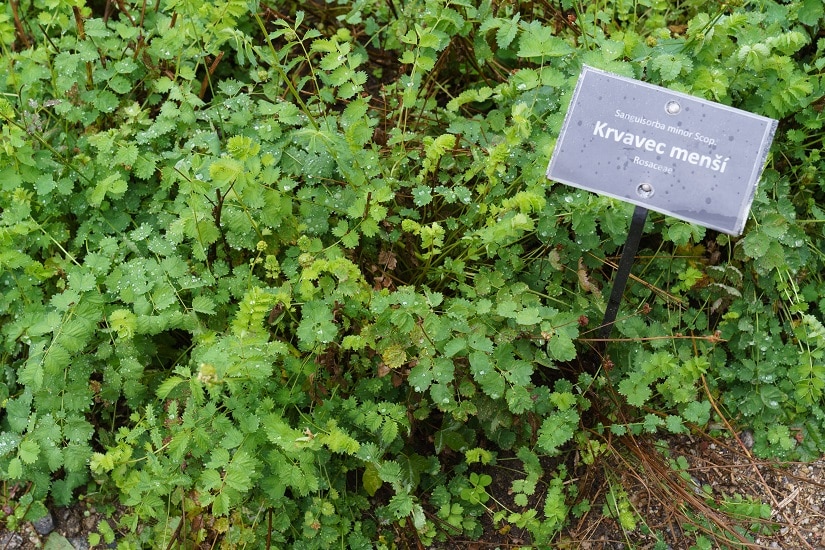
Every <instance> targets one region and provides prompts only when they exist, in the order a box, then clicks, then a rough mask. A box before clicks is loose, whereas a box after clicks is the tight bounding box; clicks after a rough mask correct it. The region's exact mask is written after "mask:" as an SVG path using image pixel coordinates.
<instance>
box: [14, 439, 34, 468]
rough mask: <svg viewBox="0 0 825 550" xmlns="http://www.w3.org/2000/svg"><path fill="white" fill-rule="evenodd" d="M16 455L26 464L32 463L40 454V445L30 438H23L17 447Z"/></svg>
mask: <svg viewBox="0 0 825 550" xmlns="http://www.w3.org/2000/svg"><path fill="white" fill-rule="evenodd" d="M17 453H18V454H17V456H19V457H20V460H22V461H23V462H25V463H26V464H32V463H33V462H34V461H35V460H37V457H38V456H40V445H38V444H37V442H36V441H32V440H31V439H24V440H23V441H22V442H21V443H20V446H19V447H18V448H17Z"/></svg>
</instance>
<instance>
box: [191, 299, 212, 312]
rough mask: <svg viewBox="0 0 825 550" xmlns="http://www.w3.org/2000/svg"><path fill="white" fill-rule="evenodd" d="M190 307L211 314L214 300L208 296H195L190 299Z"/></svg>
mask: <svg viewBox="0 0 825 550" xmlns="http://www.w3.org/2000/svg"><path fill="white" fill-rule="evenodd" d="M192 309H193V310H195V311H197V312H198V313H204V314H207V315H213V314H214V313H215V302H214V301H213V300H212V299H211V298H209V297H208V296H203V295H201V296H195V298H193V299H192Z"/></svg>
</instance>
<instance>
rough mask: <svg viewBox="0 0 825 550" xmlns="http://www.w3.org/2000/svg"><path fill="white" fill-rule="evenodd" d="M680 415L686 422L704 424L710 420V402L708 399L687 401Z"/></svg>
mask: <svg viewBox="0 0 825 550" xmlns="http://www.w3.org/2000/svg"><path fill="white" fill-rule="evenodd" d="M682 416H683V417H684V419H685V420H687V421H688V422H692V423H694V424H698V425H699V426H704V425H705V424H707V422H708V420H710V402H709V401H691V402H690V403H688V405H687V407H685V410H684V411H683V412H682Z"/></svg>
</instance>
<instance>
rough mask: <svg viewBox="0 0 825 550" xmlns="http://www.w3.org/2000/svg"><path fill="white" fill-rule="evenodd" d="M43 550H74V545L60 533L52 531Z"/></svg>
mask: <svg viewBox="0 0 825 550" xmlns="http://www.w3.org/2000/svg"><path fill="white" fill-rule="evenodd" d="M43 550H74V546H73V545H72V543H71V542H69V539H67V538H66V537H64V536H63V535H61V534H60V533H56V532H52V533H50V534H49V538H47V539H46V544H44V545H43Z"/></svg>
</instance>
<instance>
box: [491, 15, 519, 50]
mask: <svg viewBox="0 0 825 550" xmlns="http://www.w3.org/2000/svg"><path fill="white" fill-rule="evenodd" d="M520 17H521V14H519V13H516V14H515V15H514V16H513V17H512V19H499V20H498V21H499V27H498V30H497V31H496V44H497V45H498V47H499V48H506V47H508V46H509V45H510V44H512V42H513V40H515V38H516V33H517V32H518V22H519V18H520Z"/></svg>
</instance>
